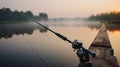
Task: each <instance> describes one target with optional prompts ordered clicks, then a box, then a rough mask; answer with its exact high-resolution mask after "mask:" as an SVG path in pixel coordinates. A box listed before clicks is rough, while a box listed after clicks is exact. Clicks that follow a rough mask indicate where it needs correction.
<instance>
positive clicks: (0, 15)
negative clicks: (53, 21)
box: [0, 7, 48, 21]
mask: <svg viewBox="0 0 120 67" xmlns="http://www.w3.org/2000/svg"><path fill="white" fill-rule="evenodd" d="M23 14H24V15H26V16H29V17H31V18H33V19H35V20H39V21H42V20H44V21H46V20H48V15H47V14H46V13H43V12H42V13H39V15H38V16H35V15H33V13H32V12H31V11H26V12H23V11H18V10H15V11H12V10H11V9H10V8H4V7H3V8H1V9H0V21H28V19H27V18H26V17H25V16H24V15H23Z"/></svg>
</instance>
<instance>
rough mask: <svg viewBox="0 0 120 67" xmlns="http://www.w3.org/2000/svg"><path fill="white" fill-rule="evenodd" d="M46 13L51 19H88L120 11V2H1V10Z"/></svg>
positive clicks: (106, 0)
mask: <svg viewBox="0 0 120 67" xmlns="http://www.w3.org/2000/svg"><path fill="white" fill-rule="evenodd" d="M2 7H8V8H11V9H12V10H19V11H21V10H23V11H27V10H31V11H32V12H33V14H35V15H38V13H39V12H46V13H47V14H48V16H49V17H50V18H58V17H69V18H72V17H87V16H90V15H91V14H96V13H104V12H110V11H114V10H116V11H120V0H0V8H2Z"/></svg>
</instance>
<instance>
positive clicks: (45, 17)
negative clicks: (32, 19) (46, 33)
mask: <svg viewBox="0 0 120 67" xmlns="http://www.w3.org/2000/svg"><path fill="white" fill-rule="evenodd" d="M39 18H40V20H43V21H46V20H48V15H47V14H46V13H39Z"/></svg>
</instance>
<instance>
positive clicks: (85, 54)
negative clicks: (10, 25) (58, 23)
mask: <svg viewBox="0 0 120 67" xmlns="http://www.w3.org/2000/svg"><path fill="white" fill-rule="evenodd" d="M22 15H24V14H22ZM24 16H25V17H26V18H28V19H30V20H31V21H33V22H35V23H37V24H38V25H40V26H42V27H43V28H45V29H47V30H49V31H50V32H52V33H54V34H55V35H56V36H58V37H59V38H61V39H62V40H64V41H67V42H69V43H71V44H72V48H74V51H75V50H77V52H76V54H77V56H78V57H79V59H80V62H82V64H84V62H89V54H90V55H92V57H95V56H96V54H95V53H94V52H91V51H89V50H87V49H85V48H84V47H82V43H80V42H78V41H77V40H74V41H73V42H72V41H70V40H69V39H67V37H65V36H63V35H61V34H59V33H57V32H55V31H53V30H51V29H49V28H48V27H46V26H44V25H42V24H41V23H39V22H38V21H36V20H34V19H33V18H31V17H29V16H27V15H24ZM46 66H48V65H46Z"/></svg>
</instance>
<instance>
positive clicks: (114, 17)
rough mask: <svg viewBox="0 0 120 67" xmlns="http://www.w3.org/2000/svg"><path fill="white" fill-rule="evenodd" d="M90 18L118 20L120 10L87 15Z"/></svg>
mask: <svg viewBox="0 0 120 67" xmlns="http://www.w3.org/2000/svg"><path fill="white" fill-rule="evenodd" d="M89 19H92V20H100V21H120V12H110V13H101V14H97V15H92V16H90V17H89Z"/></svg>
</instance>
